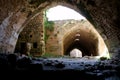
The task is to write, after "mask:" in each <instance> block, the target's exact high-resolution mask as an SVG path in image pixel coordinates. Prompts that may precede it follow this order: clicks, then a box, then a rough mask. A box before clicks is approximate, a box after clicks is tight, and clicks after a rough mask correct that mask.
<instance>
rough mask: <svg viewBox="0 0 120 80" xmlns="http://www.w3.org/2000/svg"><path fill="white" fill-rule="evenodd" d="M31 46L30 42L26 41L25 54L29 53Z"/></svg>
mask: <svg viewBox="0 0 120 80" xmlns="http://www.w3.org/2000/svg"><path fill="white" fill-rule="evenodd" d="M31 48H32V46H31V43H29V42H27V43H26V52H25V53H26V55H28V56H29V55H30V50H31Z"/></svg>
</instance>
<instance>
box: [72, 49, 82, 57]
mask: <svg viewBox="0 0 120 80" xmlns="http://www.w3.org/2000/svg"><path fill="white" fill-rule="evenodd" d="M70 57H82V52H81V51H80V50H79V49H77V48H75V49H73V50H72V51H70Z"/></svg>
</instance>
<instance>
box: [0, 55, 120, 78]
mask: <svg viewBox="0 0 120 80" xmlns="http://www.w3.org/2000/svg"><path fill="white" fill-rule="evenodd" d="M0 67H1V68H0V71H1V73H2V71H3V72H4V74H3V73H2V74H3V75H7V74H9V75H11V73H12V72H13V73H15V74H14V75H16V76H18V77H20V76H21V77H23V76H25V77H26V76H27V77H28V78H31V77H32V78H33V77H35V78H36V77H39V78H46V79H47V78H52V79H65V78H66V79H69V78H70V79H74V80H75V79H76V80H78V79H79V80H120V74H119V73H120V59H119V58H116V59H109V60H106V59H102V60H100V59H96V58H93V57H83V58H62V57H61V58H29V57H27V56H24V57H22V56H16V55H14V54H9V55H6V54H0ZM6 71H7V72H6ZM17 74H18V75H17ZM51 75H52V76H51Z"/></svg>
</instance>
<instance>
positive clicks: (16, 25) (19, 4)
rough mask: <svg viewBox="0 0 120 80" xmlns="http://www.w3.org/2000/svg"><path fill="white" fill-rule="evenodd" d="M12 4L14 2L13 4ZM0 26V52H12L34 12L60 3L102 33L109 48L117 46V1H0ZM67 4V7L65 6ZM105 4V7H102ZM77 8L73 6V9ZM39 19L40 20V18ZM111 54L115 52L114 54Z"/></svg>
mask: <svg viewBox="0 0 120 80" xmlns="http://www.w3.org/2000/svg"><path fill="white" fill-rule="evenodd" d="M13 3H15V4H13ZM0 4H1V5H0V7H1V8H2V9H1V13H3V14H1V15H0V16H1V19H0V22H1V25H0V37H1V38H0V45H1V46H0V51H1V53H13V52H14V48H15V45H16V42H17V39H18V36H19V34H20V32H21V31H22V30H23V28H24V27H25V25H26V24H28V23H29V21H31V20H32V19H34V18H35V17H36V16H37V15H42V14H43V13H42V11H43V10H44V9H45V8H46V7H51V6H52V5H53V6H54V5H58V4H62V5H64V6H67V7H71V8H72V9H75V10H76V11H78V12H79V13H81V14H83V15H84V16H85V17H86V18H87V19H88V20H89V21H90V22H91V23H92V24H94V26H95V27H96V29H97V30H98V31H99V33H100V34H101V35H102V34H104V35H106V37H107V40H106V41H105V42H106V43H107V45H108V47H109V50H110V51H114V49H117V48H118V46H119V43H120V40H119V36H120V32H119V30H120V29H119V27H118V25H116V24H119V21H120V19H119V18H118V17H119V15H118V14H119V11H120V8H119V4H120V2H119V0H114V1H113V0H111V1H109V0H106V1H97V0H95V1H89V0H85V1H84V0H75V1H73V0H62V1H59V0H52V1H51V0H49V1H47V0H44V1H41V0H38V1H36V0H35V1H32V0H31V1H24V0H23V1H22V0H21V1H17V0H15V1H14V0H11V1H8V0H5V1H0ZM68 4H69V5H71V6H69V5H68ZM106 6H107V8H106ZM76 8H77V9H76ZM41 21H42V20H41ZM114 55H115V54H114Z"/></svg>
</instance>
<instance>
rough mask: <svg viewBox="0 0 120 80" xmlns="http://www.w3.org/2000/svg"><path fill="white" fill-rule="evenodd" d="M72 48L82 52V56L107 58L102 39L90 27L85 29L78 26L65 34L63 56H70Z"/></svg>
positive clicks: (105, 47)
mask: <svg viewBox="0 0 120 80" xmlns="http://www.w3.org/2000/svg"><path fill="white" fill-rule="evenodd" d="M87 24H90V23H87ZM74 48H77V49H79V50H80V51H82V56H107V57H109V56H108V55H109V52H108V48H107V46H106V44H105V43H104V40H103V38H102V37H101V36H100V35H99V33H98V32H97V31H96V30H95V28H94V27H93V26H92V25H91V26H90V25H89V26H87V27H86V26H85V25H82V26H80V25H79V26H77V27H74V28H73V29H71V30H69V31H68V33H66V35H65V36H64V38H63V50H64V52H63V54H65V55H70V51H72V50H73V49H74Z"/></svg>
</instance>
